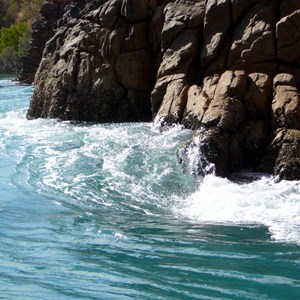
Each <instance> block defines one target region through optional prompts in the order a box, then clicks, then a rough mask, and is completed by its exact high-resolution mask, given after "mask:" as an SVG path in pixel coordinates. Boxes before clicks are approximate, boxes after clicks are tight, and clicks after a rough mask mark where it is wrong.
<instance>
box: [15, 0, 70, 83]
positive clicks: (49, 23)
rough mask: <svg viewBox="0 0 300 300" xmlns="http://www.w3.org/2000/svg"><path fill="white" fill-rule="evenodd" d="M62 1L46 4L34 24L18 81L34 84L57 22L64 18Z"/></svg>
mask: <svg viewBox="0 0 300 300" xmlns="http://www.w3.org/2000/svg"><path fill="white" fill-rule="evenodd" d="M60 2H62V1H51V2H50V1H49V2H45V3H44V5H43V7H42V10H41V18H40V19H39V20H37V21H36V22H34V23H33V24H32V34H31V36H32V39H31V42H30V45H29V49H28V51H27V53H26V56H24V57H22V69H21V71H20V73H19V75H18V80H19V81H21V82H23V83H29V84H30V83H33V81H34V76H35V73H36V71H37V68H38V67H39V64H40V62H41V59H42V54H43V50H44V48H45V44H46V42H47V41H48V40H49V39H50V37H51V36H52V35H53V33H54V30H55V26H56V22H57V21H58V19H59V18H61V17H62V14H63V11H64V7H65V5H64V4H61V3H60Z"/></svg>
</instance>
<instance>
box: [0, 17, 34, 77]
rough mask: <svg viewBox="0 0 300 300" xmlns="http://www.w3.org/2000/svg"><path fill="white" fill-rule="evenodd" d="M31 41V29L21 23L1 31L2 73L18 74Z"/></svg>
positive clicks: (0, 56)
mask: <svg viewBox="0 0 300 300" xmlns="http://www.w3.org/2000/svg"><path fill="white" fill-rule="evenodd" d="M29 40H30V27H29V25H28V24H27V23H25V22H19V23H16V24H13V25H11V26H10V27H8V28H1V29H0V71H2V72H16V71H17V70H18V69H19V67H20V59H21V57H22V56H23V55H24V54H25V51H26V49H27V47H28V44H29Z"/></svg>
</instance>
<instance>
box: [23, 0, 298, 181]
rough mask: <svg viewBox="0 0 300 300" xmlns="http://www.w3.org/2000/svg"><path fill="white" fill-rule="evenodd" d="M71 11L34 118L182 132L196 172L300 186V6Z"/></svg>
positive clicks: (114, 6)
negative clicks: (256, 174)
mask: <svg viewBox="0 0 300 300" xmlns="http://www.w3.org/2000/svg"><path fill="white" fill-rule="evenodd" d="M54 2H55V1H54ZM70 2H71V3H69V4H68V5H67V6H65V7H64V10H60V13H61V15H59V18H58V19H57V21H56V20H55V18H53V17H51V18H52V19H51V20H53V22H54V23H53V24H52V23H51V24H52V25H51V34H50V38H49V39H48V41H47V43H46V45H45V47H43V43H44V42H43V41H44V40H43V39H41V44H40V45H39V51H41V50H42V48H44V49H43V58H42V60H41V62H40V64H39V68H38V71H37V73H36V77H35V84H36V88H35V91H34V94H33V98H32V101H31V104H30V109H29V111H28V118H39V117H54V118H61V119H68V120H84V121H97V122H125V121H148V120H151V118H152V119H154V120H155V122H156V123H157V124H159V125H160V126H168V125H172V124H174V123H180V124H182V125H183V126H185V127H187V128H190V129H193V130H196V131H195V136H194V138H193V139H192V140H191V141H188V142H187V144H186V145H185V146H184V147H183V148H182V149H181V150H180V151H179V152H180V160H181V161H182V163H183V164H184V165H186V166H190V167H188V169H190V170H191V171H192V172H193V173H198V174H206V173H207V172H212V171H213V172H215V174H217V175H221V176H228V175H229V174H231V173H233V172H238V171H240V170H243V169H249V168H250V169H252V170H255V169H262V171H269V172H272V173H274V174H276V175H278V176H279V177H280V178H282V179H284V178H286V179H300V175H299V172H298V171H297V170H298V169H299V162H298V160H299V151H298V150H299V149H298V148H299V147H298V146H299V145H298V144H299V136H298V133H297V132H298V131H299V130H300V96H299V93H300V92H299V83H300V56H299V53H300V52H299V51H298V50H299V30H298V29H299V28H300V4H299V1H293V0H281V1H280V0H266V1H260V0H249V1H245V0H222V1H204V0H143V1H135V0H109V1H104V0H93V1H85V0H73V1H70ZM45 5H46V6H44V7H49V13H48V10H46V9H44V10H43V11H42V13H43V15H44V17H43V18H46V17H47V16H48V15H50V16H51V14H50V12H51V11H52V12H55V7H54V6H55V5H54V4H53V3H52V1H48V2H46V4H45ZM47 5H48V6H47ZM42 20H43V19H41V21H40V22H42ZM40 24H41V28H40V29H39V28H37V32H36V33H35V35H34V36H33V40H34V39H35V37H38V36H39V35H40V36H42V37H45V39H46V34H44V33H43V28H44V27H43V26H42V23H40ZM47 24H48V23H47ZM47 24H46V25H45V26H46V27H47V26H48V25H47ZM47 28H48V27H47ZM36 40H37V39H36ZM40 53H41V52H40ZM34 68H35V66H34V65H33V66H32V70H33V69H34ZM191 153H193V155H194V156H193V158H192V159H191V157H190V154H191ZM197 157H198V158H197ZM212 166H213V167H212Z"/></svg>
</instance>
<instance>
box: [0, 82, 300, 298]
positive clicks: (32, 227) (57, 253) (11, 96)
mask: <svg viewBox="0 0 300 300" xmlns="http://www.w3.org/2000/svg"><path fill="white" fill-rule="evenodd" d="M31 93H32V87H28V86H27V87H26V86H18V85H16V84H15V83H14V82H12V81H9V80H3V79H2V80H0V299H149V300H150V299H162V300H165V299H299V297H300V296H299V295H300V182H284V181H283V182H280V183H274V181H273V179H272V178H268V177H262V178H261V179H260V180H257V181H255V182H252V183H233V182H230V181H228V180H227V179H221V178H217V177H214V176H207V177H206V178H205V179H204V180H203V179H202V180H200V179H195V178H193V177H191V176H189V175H188V174H185V173H184V172H183V170H182V169H181V167H180V165H179V164H178V160H177V157H176V150H177V149H178V147H179V146H180V144H181V143H183V142H184V141H185V140H186V139H187V138H188V137H189V136H191V132H190V131H187V130H182V129H181V128H179V127H174V128H171V129H169V130H167V131H164V132H160V131H159V130H157V129H156V128H154V127H153V126H152V124H145V123H142V124H109V125H97V124H82V123H70V122H59V121H57V120H33V121H27V120H26V110H27V107H28V105H29V98H30V95H31Z"/></svg>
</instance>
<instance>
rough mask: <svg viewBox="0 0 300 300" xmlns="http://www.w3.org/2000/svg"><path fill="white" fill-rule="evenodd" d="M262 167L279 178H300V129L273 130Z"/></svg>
mask: <svg viewBox="0 0 300 300" xmlns="http://www.w3.org/2000/svg"><path fill="white" fill-rule="evenodd" d="M261 169H262V170H265V171H267V172H270V173H273V174H275V175H276V176H277V177H278V178H279V179H286V180H299V178H300V131H299V130H292V129H284V128H280V129H278V130H276V131H274V132H273V139H272V142H271V144H270V145H269V147H268V148H267V151H266V155H265V156H264V158H263V160H262V163H261Z"/></svg>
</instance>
